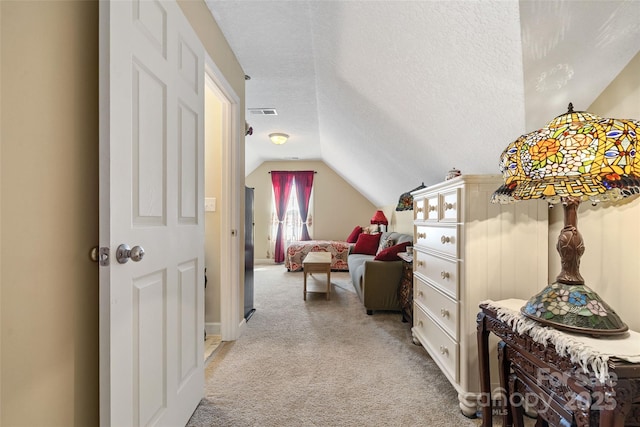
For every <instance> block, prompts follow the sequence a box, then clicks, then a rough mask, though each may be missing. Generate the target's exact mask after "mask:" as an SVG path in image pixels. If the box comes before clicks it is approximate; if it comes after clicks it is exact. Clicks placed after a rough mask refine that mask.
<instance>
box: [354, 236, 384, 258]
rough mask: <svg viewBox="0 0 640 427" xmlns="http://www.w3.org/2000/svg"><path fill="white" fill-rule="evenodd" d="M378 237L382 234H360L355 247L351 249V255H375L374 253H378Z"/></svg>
mask: <svg viewBox="0 0 640 427" xmlns="http://www.w3.org/2000/svg"><path fill="white" fill-rule="evenodd" d="M380 236H382V233H377V234H364V233H362V234H360V235H359V236H358V240H357V241H356V245H355V246H354V247H353V250H352V251H351V253H352V254H365V255H375V254H376V252H377V251H378V243H380Z"/></svg>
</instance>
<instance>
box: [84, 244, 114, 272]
mask: <svg viewBox="0 0 640 427" xmlns="http://www.w3.org/2000/svg"><path fill="white" fill-rule="evenodd" d="M89 257H90V258H91V261H94V262H97V263H99V264H100V266H102V267H106V266H108V265H109V248H106V247H99V246H94V247H93V248H91V251H89Z"/></svg>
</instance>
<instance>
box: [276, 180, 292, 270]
mask: <svg viewBox="0 0 640 427" xmlns="http://www.w3.org/2000/svg"><path fill="white" fill-rule="evenodd" d="M271 183H272V184H273V195H274V197H275V200H276V215H277V216H278V232H277V234H276V245H275V253H274V259H275V262H277V263H280V262H284V241H283V240H284V238H283V236H282V221H284V215H285V213H286V212H287V202H288V201H289V194H290V193H291V185H292V183H293V174H292V173H291V172H286V171H271Z"/></svg>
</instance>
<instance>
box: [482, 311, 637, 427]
mask: <svg viewBox="0 0 640 427" xmlns="http://www.w3.org/2000/svg"><path fill="white" fill-rule="evenodd" d="M518 302H519V300H506V301H504V302H503V301H498V302H495V303H494V302H491V303H483V304H481V305H480V312H479V313H478V318H477V322H478V330H477V339H478V359H479V365H480V388H481V391H482V393H481V397H480V406H481V408H482V425H483V426H484V427H490V426H492V425H493V423H492V414H493V403H492V397H491V379H490V372H489V348H488V346H489V333H494V334H495V335H496V336H498V337H499V338H500V339H502V342H501V343H500V344H499V348H498V359H499V371H500V372H499V374H500V387H501V390H500V391H504V396H505V399H504V400H506V401H507V403H508V404H507V405H506V407H503V408H502V410H501V411H500V413H501V414H502V416H503V425H505V426H507V425H509V426H510V425H514V426H522V425H523V422H522V412H523V411H522V406H523V405H522V403H523V402H522V398H526V400H527V402H528V403H529V405H530V406H529V407H530V408H533V409H535V410H536V411H537V413H538V423H537V424H536V426H544V425H550V426H573V425H575V426H578V427H582V426H585V427H588V426H600V427H622V426H640V363H631V362H628V361H626V360H622V359H620V358H618V357H615V356H610V355H605V354H602V356H603V357H604V358H600V356H599V355H598V357H599V359H598V360H601V361H602V360H604V361H605V363H603V364H601V365H599V366H600V367H599V370H600V372H594V370H593V369H592V367H593V365H585V364H584V361H583V364H581V363H580V362H579V361H576V362H572V361H571V357H570V356H569V353H572V354H574V355H575V354H576V353H577V351H572V350H584V349H585V347H582V346H580V347H578V346H577V348H576V349H572V348H567V349H566V350H567V351H563V352H560V351H558V349H557V346H555V345H554V344H553V342H550V341H547V342H545V343H540V342H536V341H534V340H533V338H532V333H518V332H515V331H514V328H513V325H514V324H515V322H514V321H513V318H514V316H515V317H516V318H517V316H518V315H519V313H518V311H513V308H514V307H515V306H518ZM520 302H521V304H522V305H524V303H525V302H524V301H520ZM503 303H504V304H505V307H506V306H508V307H509V308H507V309H503V305H502V304H503ZM501 310H502V314H503V316H501V315H500V313H499V312H500V311H501ZM505 310H506V311H505ZM505 312H506V313H507V314H509V315H511V320H510V321H509V322H507V321H505V320H501V319H504V318H505V316H504V313H505ZM514 313H515V314H514ZM520 316H521V318H522V319H526V318H525V317H524V316H522V315H520ZM527 321H529V322H532V321H530V320H528V319H526V320H525V322H527ZM534 324H535V323H534ZM525 325H526V323H525ZM521 327H522V324H521ZM536 328H542V327H541V326H535V327H533V328H532V329H530V331H534V330H536ZM524 329H527V328H526V327H525V328H524ZM548 330H549V329H547V330H541V329H539V330H536V332H538V335H539V332H542V333H545V332H546V331H548ZM550 331H552V332H551V333H552V334H553V335H552V338H553V340H554V341H555V342H558V343H559V342H564V343H568V342H576V341H574V340H573V338H574V337H575V335H571V334H565V333H563V332H561V331H558V330H555V329H550ZM631 334H633V335H629V336H627V337H623V338H619V339H617V341H618V342H612V341H608V342H607V344H608V345H610V346H611V347H610V348H616V346H618V345H620V344H621V345H623V346H624V345H626V344H631V345H630V346H628V347H630V348H633V347H636V342H637V340H638V334H637V333H635V332H631ZM538 340H540V338H538ZM624 340H627V341H626V342H624ZM614 344H615V346H614ZM636 348H637V351H638V353H640V347H636ZM629 358H630V359H631V360H634V361H635V358H634V357H631V356H629ZM607 359H608V360H607ZM585 367H586V369H587V371H586V372H585ZM512 423H513V424H512Z"/></svg>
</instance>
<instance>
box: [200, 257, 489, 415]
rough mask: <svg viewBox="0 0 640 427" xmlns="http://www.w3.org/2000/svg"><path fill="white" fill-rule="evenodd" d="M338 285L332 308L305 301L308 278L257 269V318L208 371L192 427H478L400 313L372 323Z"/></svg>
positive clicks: (320, 300) (346, 286) (344, 280)
mask: <svg viewBox="0 0 640 427" xmlns="http://www.w3.org/2000/svg"><path fill="white" fill-rule="evenodd" d="M324 278H325V276H323V275H317V277H316V278H313V279H311V280H324ZM331 278H332V284H333V288H332V289H333V291H332V295H331V300H330V301H327V300H326V299H325V296H324V295H322V294H310V295H309V296H308V297H307V301H303V299H302V273H301V272H296V273H290V272H287V271H286V270H285V268H284V267H282V266H256V272H255V307H256V312H255V314H254V315H253V317H251V319H250V321H249V323H248V324H247V330H246V332H245V333H244V334H243V336H242V337H240V339H239V340H237V341H235V342H232V343H225V344H224V346H223V347H222V348H221V349H219V350H218V351H217V352H216V354H215V356H214V357H213V360H212V361H211V362H210V364H209V365H208V367H207V370H206V375H207V384H206V390H205V398H204V399H203V400H202V402H201V403H200V405H199V406H198V408H197V410H196V411H195V413H194V414H193V417H192V418H191V420H190V421H189V424H188V426H192V427H195V426H429V427H435V426H478V425H480V421H479V420H470V419H468V418H466V417H464V416H463V415H462V414H461V413H460V411H459V409H458V400H457V396H456V392H455V390H454V388H453V387H452V386H451V385H450V384H449V382H448V381H447V379H446V378H445V377H444V375H443V374H442V373H441V372H440V370H439V369H438V367H437V366H436V364H435V363H434V362H433V361H432V360H431V359H430V358H429V356H428V355H427V353H426V351H425V350H424V349H423V348H422V347H419V346H416V345H414V344H413V342H412V339H411V331H410V326H409V324H407V323H402V322H401V316H400V314H399V313H378V312H376V313H375V314H374V315H373V316H367V315H366V313H365V309H364V307H363V306H362V304H361V303H360V301H359V300H358V297H357V296H356V294H355V291H354V290H353V287H352V285H351V282H350V280H349V275H348V273H346V272H334V273H332V275H331ZM496 421H497V420H496Z"/></svg>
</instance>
